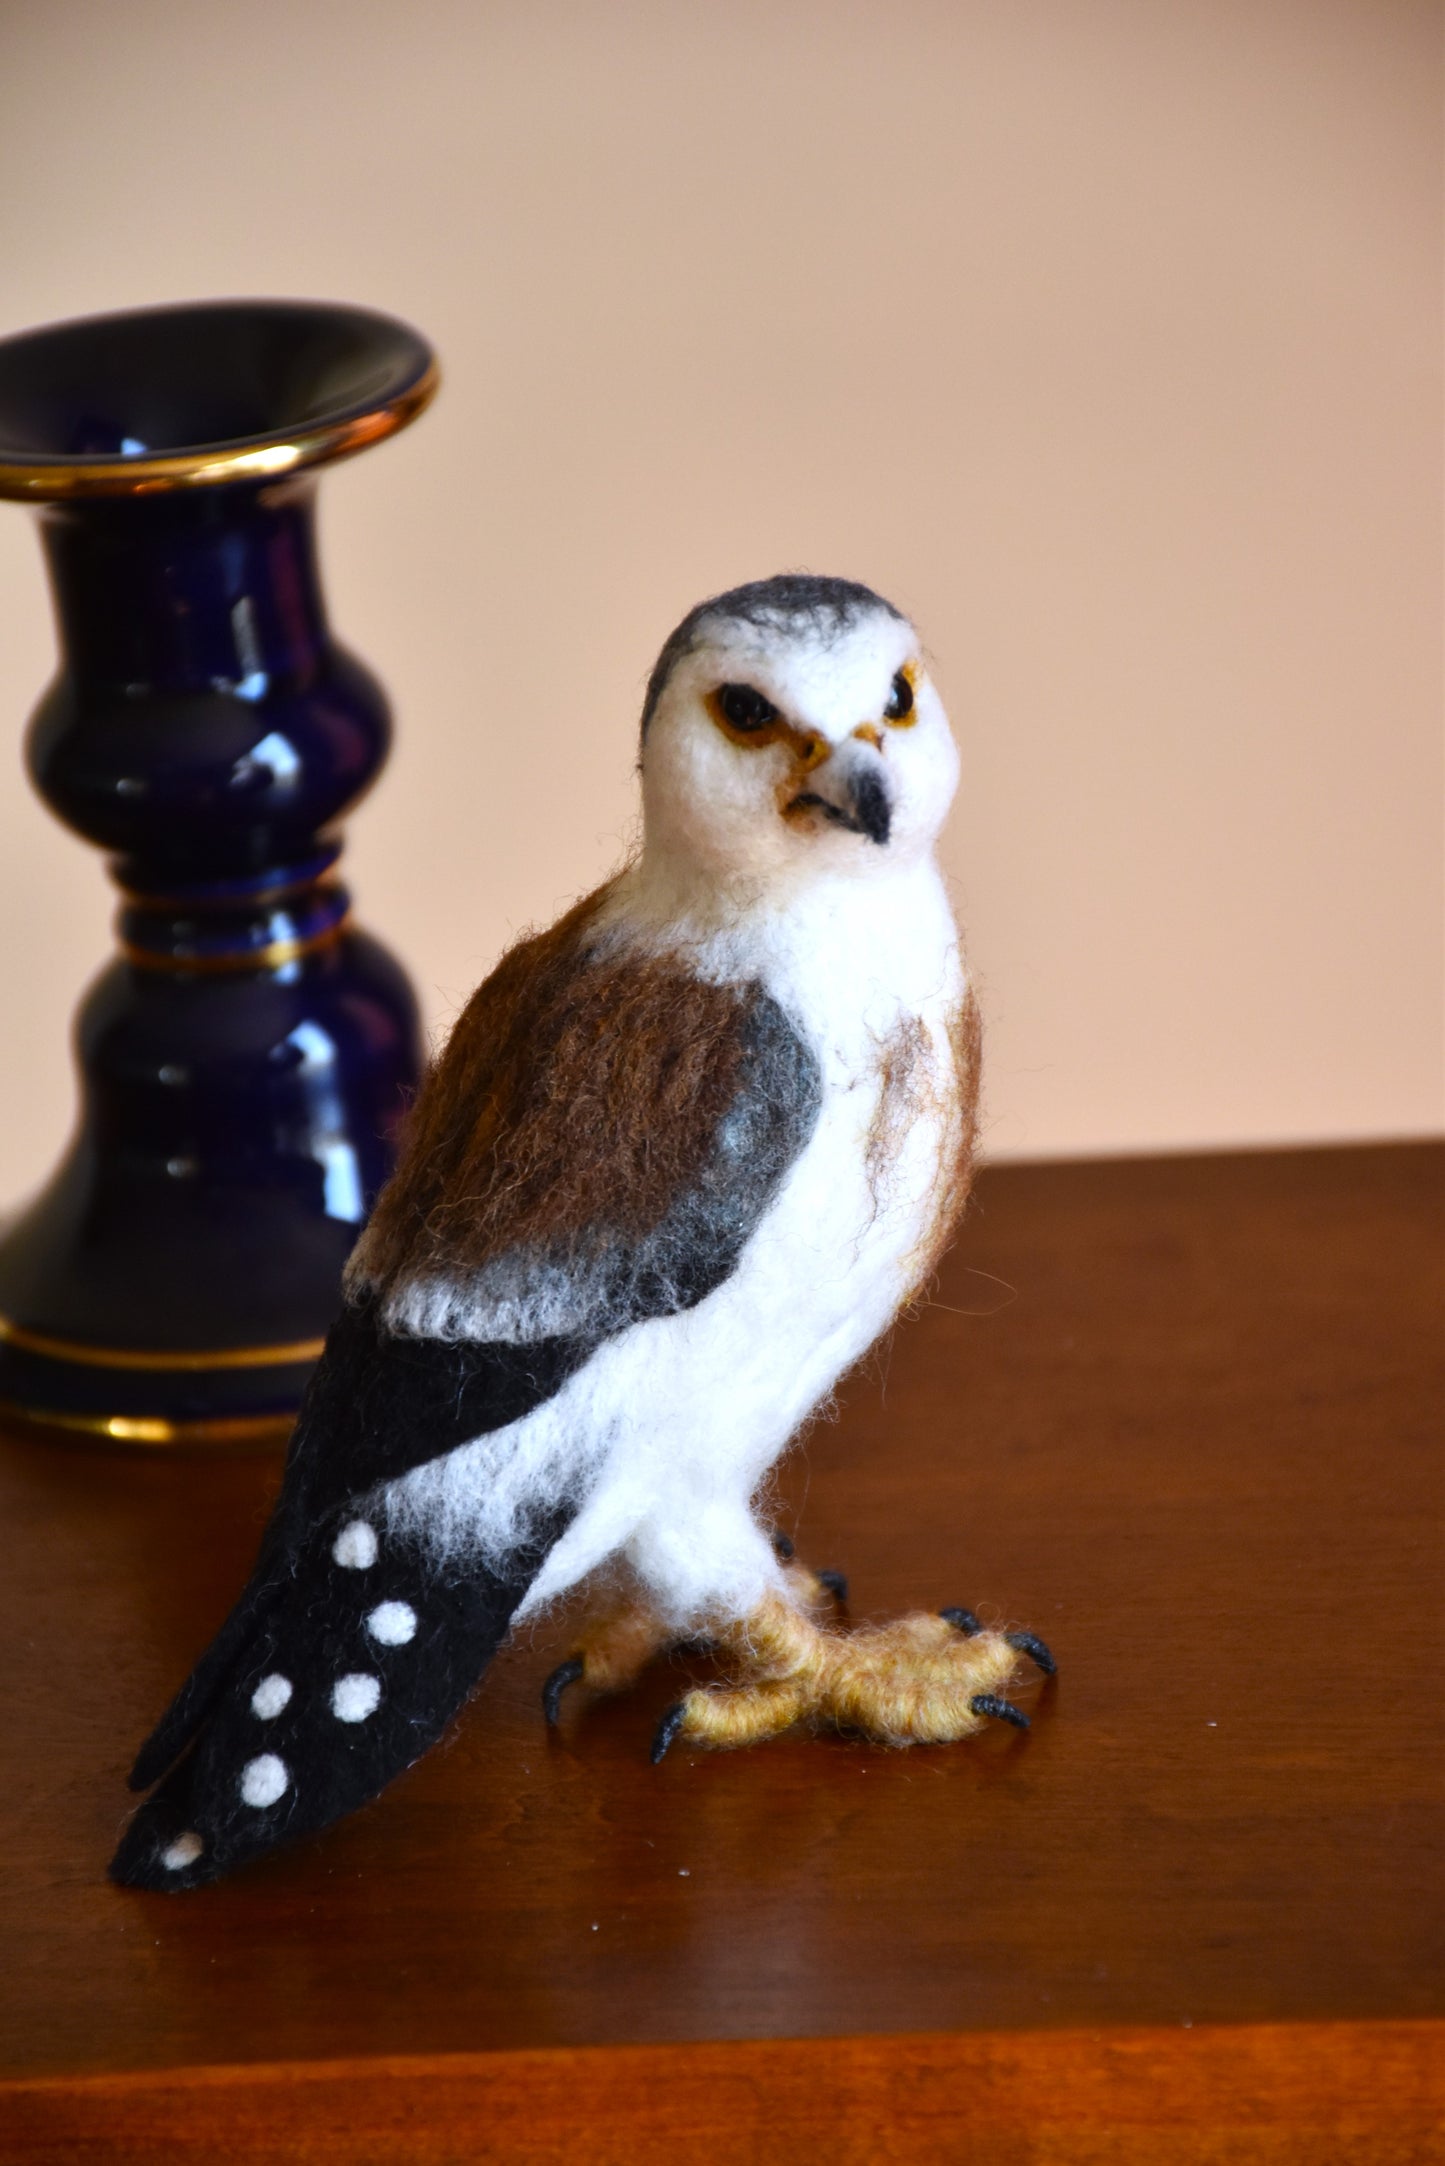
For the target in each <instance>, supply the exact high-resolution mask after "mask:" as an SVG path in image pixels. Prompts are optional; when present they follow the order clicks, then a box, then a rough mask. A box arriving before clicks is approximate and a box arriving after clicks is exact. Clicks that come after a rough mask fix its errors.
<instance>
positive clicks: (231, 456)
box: [0, 361, 441, 504]
mask: <svg viewBox="0 0 1445 2166" xmlns="http://www.w3.org/2000/svg"><path fill="white" fill-rule="evenodd" d="M440 383H441V370H440V368H439V367H438V365H437V363H436V362H435V361H432V362H431V363H430V365H429V366H428V367H427V369H426V370H425V371H424V373H423V374H422V375H421V376H419V377H418V378H417V380H416V382H415V383H413V384H409V385H408V386H407V387H406V389H405V390H404V391H398V392H397V393H396V394H395V396H394V397H392V398H389V399H386V400H383V401H382V402H381V403H380V404H379V405H377V406H373V407H368V409H367V410H366V412H365V413H361V414H350V415H344V416H341V417H339V418H337V419H334V420H329V421H320V422H317V423H316V424H315V426H314V427H311V428H297V429H288V430H287V431H285V433H284V434H274V435H269V436H265V437H244V438H240V439H238V440H236V441H235V442H232V443H227V444H197V445H193V446H191V447H189V448H187V449H182V450H180V451H172V452H164V453H161V452H157V453H154V454H143V455H141V456H139V457H137V458H126V457H122V456H120V455H119V454H113V455H112V456H111V457H109V458H104V459H73V460H60V459H4V460H0V497H10V498H14V499H17V500H19V501H20V502H24V503H32V504H43V503H66V502H69V501H70V500H71V499H73V498H76V497H94V496H152V495H158V494H160V493H161V492H163V491H165V490H176V489H213V488H220V487H222V486H224V484H226V483H227V482H238V481H250V482H265V481H280V480H282V479H283V478H284V477H285V476H286V475H288V474H294V473H297V472H299V471H300V470H301V469H302V468H303V467H309V466H329V465H331V464H333V463H334V462H335V461H336V460H337V459H347V458H350V457H351V456H352V454H353V453H354V452H358V451H365V450H366V449H367V447H368V446H369V445H371V444H379V443H380V442H381V441H382V439H383V438H384V437H387V436H395V435H396V433H397V431H398V430H400V429H404V428H405V427H406V426H407V423H408V422H411V421H415V419H416V417H417V415H418V414H420V413H421V412H423V411H424V409H425V408H426V407H428V406H429V405H430V404H431V402H432V400H433V398H434V397H435V396H436V392H437V388H438V386H439V384H440Z"/></svg>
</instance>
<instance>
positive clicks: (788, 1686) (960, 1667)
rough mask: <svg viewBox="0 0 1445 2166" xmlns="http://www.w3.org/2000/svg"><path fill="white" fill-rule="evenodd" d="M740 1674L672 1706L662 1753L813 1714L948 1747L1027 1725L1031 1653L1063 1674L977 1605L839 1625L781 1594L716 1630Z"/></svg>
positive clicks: (728, 1740) (1035, 1643) (895, 1738)
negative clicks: (1002, 1727)
mask: <svg viewBox="0 0 1445 2166" xmlns="http://www.w3.org/2000/svg"><path fill="white" fill-rule="evenodd" d="M716 1639H717V1645H718V1648H719V1651H720V1653H721V1656H722V1659H723V1663H724V1666H725V1667H726V1668H727V1669H728V1670H729V1671H730V1672H731V1679H730V1681H729V1682H728V1683H726V1684H724V1685H716V1686H709V1687H704V1688H700V1689H698V1690H695V1691H692V1692H689V1693H688V1695H687V1697H686V1698H685V1699H683V1700H680V1701H679V1702H678V1704H677V1705H676V1707H673V1708H669V1710H668V1712H667V1714H666V1715H665V1716H664V1717H663V1720H662V1723H661V1725H660V1727H659V1729H658V1733H657V1738H656V1741H655V1743H654V1746H653V1758H654V1759H661V1757H662V1755H663V1753H664V1752H666V1750H667V1748H668V1746H669V1745H670V1744H671V1743H672V1742H673V1740H674V1739H675V1738H677V1737H686V1738H689V1739H693V1740H695V1741H696V1742H697V1743H699V1744H706V1745H718V1746H727V1745H751V1744H756V1743H757V1742H758V1741H759V1740H760V1739H762V1738H765V1737H772V1736H775V1735H776V1734H777V1732H778V1731H779V1730H786V1729H788V1728H789V1727H790V1726H791V1725H792V1724H793V1723H795V1722H799V1721H803V1720H809V1721H813V1722H818V1723H829V1724H831V1725H833V1726H834V1727H835V1728H838V1729H843V1730H852V1731H858V1732H861V1733H862V1735H864V1736H865V1737H871V1738H874V1739H876V1740H877V1741H878V1742H879V1743H881V1744H886V1745H926V1744H932V1745H942V1744H952V1743H954V1742H955V1741H956V1740H958V1739H960V1738H965V1737H970V1736H972V1735H973V1734H974V1733H975V1732H976V1731H978V1730H981V1729H982V1728H983V1727H984V1725H985V1724H986V1723H987V1722H989V1721H990V1720H996V1721H1003V1722H1009V1723H1013V1724H1014V1725H1015V1726H1016V1727H1018V1728H1020V1729H1027V1728H1028V1717H1027V1715H1025V1714H1024V1713H1023V1712H1022V1711H1021V1709H1019V1708H1017V1707H1016V1706H1015V1705H1014V1704H1013V1702H1012V1701H1011V1700H1010V1699H1009V1698H1008V1697H1007V1696H1006V1694H1007V1688H1008V1687H1009V1685H1010V1684H1011V1683H1012V1681H1013V1679H1014V1677H1015V1676H1016V1674H1017V1673H1018V1671H1019V1668H1020V1656H1026V1657H1027V1658H1028V1659H1029V1660H1030V1661H1031V1662H1033V1663H1034V1664H1035V1666H1036V1667H1037V1668H1039V1669H1041V1670H1043V1671H1044V1673H1045V1674H1046V1675H1052V1673H1053V1668H1054V1663H1053V1657H1052V1656H1051V1655H1050V1653H1049V1651H1048V1649H1047V1648H1046V1647H1045V1646H1044V1644H1043V1642H1042V1640H1038V1639H1035V1638H1034V1637H1033V1635H1032V1634H1031V1633H1026V1632H1014V1633H1007V1632H992V1631H985V1630H984V1629H983V1627H982V1626H981V1625H980V1624H979V1622H978V1619H977V1618H976V1617H975V1616H974V1615H973V1613H972V1612H971V1611H970V1610H944V1611H943V1612H942V1613H941V1614H939V1615H937V1616H933V1615H926V1614H919V1615H914V1616H910V1617H901V1618H899V1619H898V1620H897V1621H896V1622H895V1623H893V1624H886V1625H862V1626H859V1627H857V1628H856V1629H854V1630H852V1631H837V1630H834V1629H830V1628H829V1627H827V1626H825V1625H822V1624H819V1623H818V1622H817V1621H816V1619H815V1618H814V1617H812V1616H810V1615H808V1614H807V1613H806V1611H805V1610H804V1609H802V1608H800V1607H798V1606H797V1605H795V1604H794V1603H792V1602H790V1601H787V1600H785V1599H783V1598H782V1597H780V1596H777V1595H771V1596H769V1597H768V1598H767V1599H766V1600H765V1601H764V1602H762V1603H760V1604H759V1605H758V1607H757V1608H756V1609H755V1610H753V1611H752V1612H751V1614H750V1615H749V1616H747V1617H745V1618H744V1619H742V1620H741V1621H740V1622H739V1623H736V1624H732V1625H728V1626H726V1627H724V1628H722V1629H721V1630H720V1631H719V1632H718V1634H717V1635H716Z"/></svg>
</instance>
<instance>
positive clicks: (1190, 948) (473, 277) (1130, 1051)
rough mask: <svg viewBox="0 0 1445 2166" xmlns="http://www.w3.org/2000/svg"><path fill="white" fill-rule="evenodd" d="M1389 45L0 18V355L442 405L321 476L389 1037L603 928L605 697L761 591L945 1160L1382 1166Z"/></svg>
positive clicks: (65, 1001) (535, 10)
mask: <svg viewBox="0 0 1445 2166" xmlns="http://www.w3.org/2000/svg"><path fill="white" fill-rule="evenodd" d="M1439 134H1440V125H1439V23H1438V16H1437V12H1436V10H1435V8H1434V7H1427V6H1417V5H1408V4H1403V0H1350V4H1344V0H1293V4H1289V0H1032V4H1029V5H1024V4H1022V0H1020V4H1008V0H958V4H954V5H945V4H930V0H893V4H891V5H885V4H881V0H864V4H849V0H796V4H789V0H770V4H768V5H761V4H747V0H729V4H727V5H718V6H713V7H705V6H702V5H700V4H691V0H633V4H610V0H609V4H603V0H575V4H570V5H569V4H562V0H550V4H549V0H541V4H530V5H529V4H524V0H473V4H470V5H464V4H462V0H450V4H445V0H443V4H431V5H427V4H422V5H419V6H414V7H411V8H402V7H398V6H395V5H391V6H382V5H379V4H372V5H368V6H362V5H356V4H353V5H332V4H326V0H285V4H280V0H246V4H244V5H242V4H238V0H209V4H208V5H206V6H205V7H196V8H188V9H179V8H177V7H175V6H174V5H173V4H172V0H91V4H87V0H46V4H45V5H43V6H42V5H38V4H29V5H20V4H16V0H11V4H10V5H9V6H7V7H4V8H0V323H3V324H4V325H5V326H7V327H9V326H19V325H22V324H25V323H28V322H32V321H37V320H41V319H45V318H49V317H55V316H60V315H65V314H71V313H77V312H83V311H86V310H91V309H97V308H107V307H117V306H122V305H124V304H127V303H131V302H139V301H151V300H158V299H166V298H171V297H178V296H189V295H196V294H209V293H230V292H247V291H255V292H263V293H264V292H279V293H300V294H313V293H314V294H321V295H328V296H334V297H340V298H353V299H358V300H368V301H372V302H375V303H378V304H380V305H382V306H387V307H390V308H393V309H395V310H396V311H398V312H399V313H401V314H404V315H407V316H410V317H412V318H414V319H415V321H416V322H417V323H418V324H420V325H422V326H423V327H424V328H425V329H427V330H428V331H429V332H430V333H431V334H432V335H433V337H434V338H435V339H436V340H437V342H438V344H439V345H440V347H441V350H442V353H443V356H444V360H445V364H446V369H447V384H446V388H445V391H444V394H443V397H442V400H441V402H440V404H439V405H438V406H437V408H436V409H435V410H434V412H433V413H432V415H431V416H429V417H428V418H427V419H426V420H425V421H424V422H423V423H422V424H421V425H420V426H419V427H418V428H417V430H416V431H415V432H414V433H413V434H412V435H410V436H408V437H405V438H403V439H402V440H401V441H400V442H399V443H397V444H395V445H392V446H389V447H387V448H386V449H384V450H382V451H379V452H377V453H376V454H374V455H373V456H371V457H369V458H367V459H365V460H362V461H361V462H359V463H358V464H356V465H354V466H352V467H350V468H348V469H345V470H342V471H340V472H338V473H336V474H335V475H333V476H331V477H330V479H329V480H328V481H327V483H326V484H325V496H324V503H325V510H324V528H325V541H326V550H327V559H328V564H329V572H330V583H331V591H332V598H333V603H334V613H335V616H336V619H337V622H338V624H339V627H340V628H341V629H342V631H343V632H344V633H346V634H347V635H349V636H350V637H351V638H352V639H353V641H354V643H355V644H357V645H358V646H359V647H360V648H361V649H362V650H363V651H364V652H365V653H366V654H367V655H368V656H369V658H370V659H371V660H372V661H373V663H374V664H375V665H376V666H377V667H378V668H379V669H380V671H381V672H382V674H383V676H384V677H385V679H386V680H387V682H388V683H389V685H390V687H391V689H392V691H393V693H394V695H395V698H396V702H397V707H398V710H399V718H400V725H401V727H400V736H399V744H398V750H397V754H396V758H395V761H394V765H393V767H392V769H391V771H390V772H389V774H388V776H387V778H386V780H385V782H384V784H383V785H382V787H381V789H380V790H379V792H378V793H377V795H376V797H375V799H374V801H373V802H372V803H371V804H370V805H369V806H368V807H367V808H366V809H365V811H364V812H363V813H362V814H361V815H360V816H359V817H358V818H357V820H356V822H355V824H354V828H353V843H352V849H351V853H350V865H351V871H352V874H353V875H354V878H355V883H356V886H357V889H358V891H359V895H360V900H361V904H362V907H363V909H364V912H365V915H366V917H367V919H368V920H369V921H370V922H371V923H372V924H373V925H375V926H376V927H377V928H379V929H381V930H383V931H384V932H385V934H386V935H387V936H388V938H390V939H391V940H392V941H393V942H394V943H395V945H396V946H397V947H398V948H399V949H400V951H401V952H402V954H403V955H404V956H405V958H406V960H407V961H408V963H409V964H410V966H411V967H412V969H413V971H414V972H415V974H416V977H417V979H418V981H419V983H420V985H421V986H422V988H423V989H424V993H425V997H426V999H427V1001H428V1004H429V1010H430V1014H431V1017H432V1019H433V1021H434V1022H435V1023H437V1024H440V1023H443V1022H445V1020H446V1018H447V1017H448V1016H449V1015H450V1014H451V1013H452V1012H453V1011H454V1008H455V1006H456V1004H457V1002H458V1001H459V1000H460V998H461V997H462V996H463V995H464V993H465V992H466V990H467V989H468V988H469V987H470V985H471V984H472V983H473V982H474V980H475V979H476V978H477V976H478V975H479V974H480V973H481V972H482V971H483V970H484V969H485V968H486V967H487V965H488V963H489V962H490V960H491V959H492V957H493V956H494V955H495V954H496V952H497V949H498V947H499V946H500V944H501V943H502V942H503V940H504V939H505V938H506V937H507V935H508V934H509V932H510V931H511V930H512V929H513V928H516V927H519V926H521V925H524V924H526V923H527V922H528V921H529V920H533V919H536V918H541V917H545V916H547V915H548V914H549V913H551V912H552V911H553V910H554V909H555V908H556V907H557V906H558V905H559V904H560V903H561V902H563V901H564V900H565V899H566V898H568V897H569V896H571V895H573V894H574V893H576V892H578V891H580V890H581V889H582V888H583V887H585V886H587V885H588V884H590V883H591V882H593V881H594V880H596V879H597V878H598V876H599V875H600V874H601V873H603V872H604V871H605V870H606V868H607V867H608V865H609V864H610V863H611V861H612V860H613V859H614V858H615V856H616V855H617V853H618V850H619V848H620V846H621V843H622V840H623V838H624V837H625V836H626V834H627V832H628V827H629V821H630V818H631V808H632V801H633V785H632V778H631V774H630V768H631V761H632V757H633V732H634V725H635V718H636V710H637V705H638V699H639V694H640V689H641V686H642V683H643V680H644V678H645V675H646V672H647V669H648V665H649V663H650V661H651V658H652V655H653V653H654V651H655V650H656V648H657V646H658V644H659V643H660V641H661V639H662V637H663V635H664V634H665V633H666V631H667V630H668V629H669V627H670V625H671V624H672V623H673V621H674V620H675V619H676V618H677V617H678V616H679V615H680V614H681V613H682V611H683V610H684V609H685V608H686V607H687V606H688V604H689V603H691V602H692V601H693V600H694V599H696V598H697V597H698V596H699V595H701V594H703V593H706V592H709V591H711V590H713V589H715V588H717V587H719V586H722V585H726V584H730V583H732V582H734V581H736V580H739V579H743V578H747V577H751V576H755V575H757V574H759V573H764V572H769V571H773V570H775V569H778V568H781V567H784V566H798V565H805V566H809V567H811V568H814V569H822V570H828V571H840V572H845V573H849V574H852V575H854V576H857V577H861V578H863V579H866V580H868V581H870V582H872V583H873V584H875V585H877V586H879V587H880V588H882V589H883V591H884V592H886V593H887V594H889V595H891V596H893V597H894V598H896V599H897V600H898V601H899V602H901V603H903V604H904V605H905V606H907V607H908V608H909V609H910V610H912V611H913V612H914V613H915V614H916V615H917V617H918V619H919V621H920V622H921V623H922V625H923V626H924V628H925V631H926V633H927V636H928V638H929V641H930V643H931V645H932V648H933V651H934V654H935V657H936V663H937V671H938V675H939V678H940V680H941V682H942V685H943V687H944V690H945V695H946V697H947V699H948V701H949V703H950V706H951V708H952V711H953V714H954V718H955V721H956V723H957V726H958V729H959V732H960V735H961V737H962V739H963V743H964V750H965V786H964V795H963V797H962V800H961V803H960V808H959V810H958V813H957V814H956V816H955V820H954V824H953V827H952V830H951V834H950V837H949V842H948V862H949V866H950V869H951V872H952V874H953V876H954V879H955V881H956V884H957V889H958V894H959V898H960V903H961V907H962V911H963V915H964V918H965V921H966V923H967V925H968V927H969V930H970V935H971V940H972V945H973V951H974V955H975V958H976V961H977V964H978V968H979V971H980V973H981V977H982V981H983V989H984V999H985V1005H986V1010H987V1014H988V1019H989V1045H990V1069H989V1086H988V1095H989V1103H990V1111H991V1128H990V1141H991V1144H992V1147H993V1148H994V1150H995V1151H997V1152H1000V1153H1012V1154H1038V1155H1043V1154H1048V1153H1058V1152H1079V1151H1092V1150H1118V1149H1131V1150H1132V1149H1136V1148H1141V1147H1149V1146H1155V1145H1175V1144H1194V1143H1201V1142H1202V1143H1229V1142H1235V1141H1239V1140H1256V1139H1272V1138H1297V1137H1298V1138H1303V1137H1333V1136H1356V1135H1366V1134H1395V1133H1400V1132H1409V1131H1418V1130H1422V1129H1428V1128H1434V1127H1436V1126H1437V1125H1438V1124H1439V1121H1440V1116H1441V1074H1440V1059H1441V1015H1440V997H1441V985H1440V976H1441V973H1440V889H1439V879H1440V741H1439V653H1438V641H1437V617H1438V605H1439V594H1438V572H1439V425H1440V380H1439V361H1440V334H1439V285H1440V276H1439V253H1438V239H1439V233H1438V224H1439V218H1438V171H1439V166H1438V153H1439V148H1440V144H1439ZM0 611H3V624H4V636H3V639H0V715H3V716H4V717H5V718H6V721H5V745H6V748H7V749H6V750H5V752H4V755H3V758H4V771H0V922H3V925H4V927H5V939H4V942H3V944H0V1014H3V1016H4V1017H5V1019H6V1042H5V1055H4V1061H3V1071H0V1196H4V1195H13V1194H15V1193H16V1192H17V1191H19V1190H20V1189H22V1188H24V1187H27V1186H29V1185H30V1184H31V1182H32V1181H33V1180H34V1179H35V1178H37V1176H38V1174H39V1173H40V1171H41V1170H43V1168H44V1166H45V1165H46V1163H47V1162H48V1160H49V1159H50V1157H51V1155H52V1153H53V1152H54V1150H55V1149H56V1147H57V1146H58V1144H59V1142H60V1139H61V1135H62V1133H63V1130H64V1126H65V1123H66V1120H67V1118H68V1107H69V1081H68V1072H67V1067H66V1056H65V1052H64V1046H63V1038H64V1032H65V1029H66V1022H67V1017H68V1015H69V1012H70V1009H71V1006H72V1003H73V1000H74V997H75V995H76V993H77V990H78V988H79V987H80V985H81V984H82V982H83V981H84V979H85V978H86V977H87V975H88V974H89V972H90V971H91V969H92V968H93V966H94V964H95V962H96V959H97V957H98V956H99V954H100V952H101V950H102V948H103V946H104V942H105V938H106V932H105V927H106V919H107V913H108V901H107V896H106V889H105V883H104V881H103V879H102V876H101V872H100V867H99V865H98V864H97V863H96V862H95V861H94V860H92V859H91V858H90V855H89V853H88V852H87V851H85V850H84V849H83V848H82V847H81V846H79V845H78V844H76V843H74V842H72V841H71V840H70V839H68V838H67V837H65V836H63V835H62V834H61V833H60V832H59V830H58V829H56V828H54V826H53V825H52V823H51V822H50V821H49V819H48V817H47V816H46V815H45V814H43V813H42V811H41V810H40V808H39V806H38V805H37V803H36V802H35V800H34V799H33V798H32V797H31V796H30V795H29V793H28V791H27V790H26V788H25V787H24V786H23V785H22V783H21V780H20V776H19V770H18V759H17V750H16V740H17V738H18V732H19V725H20V720H21V717H22V715H23V713H24V712H25V710H26V709H27V707H28V705H29V703H30V700H31V698H32V696H33V694H34V692H35V690H36V688H37V686H38V684H39V682H40V680H41V678H42V677H43V675H44V674H45V672H46V671H47V669H48V667H49V660H50V651H51V650H50V631H49V621H48V613H47V604H46V600H45V595H44V591H43V587H42V583H41V577H40V571H39V558H38V552H37V549H36V546H35V541H34V538H33V536H32V535H31V534H30V533H29V532H28V530H27V520H26V518H25V516H24V515H23V514H22V513H20V512H19V511H18V510H16V509H14V508H13V507H0Z"/></svg>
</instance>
